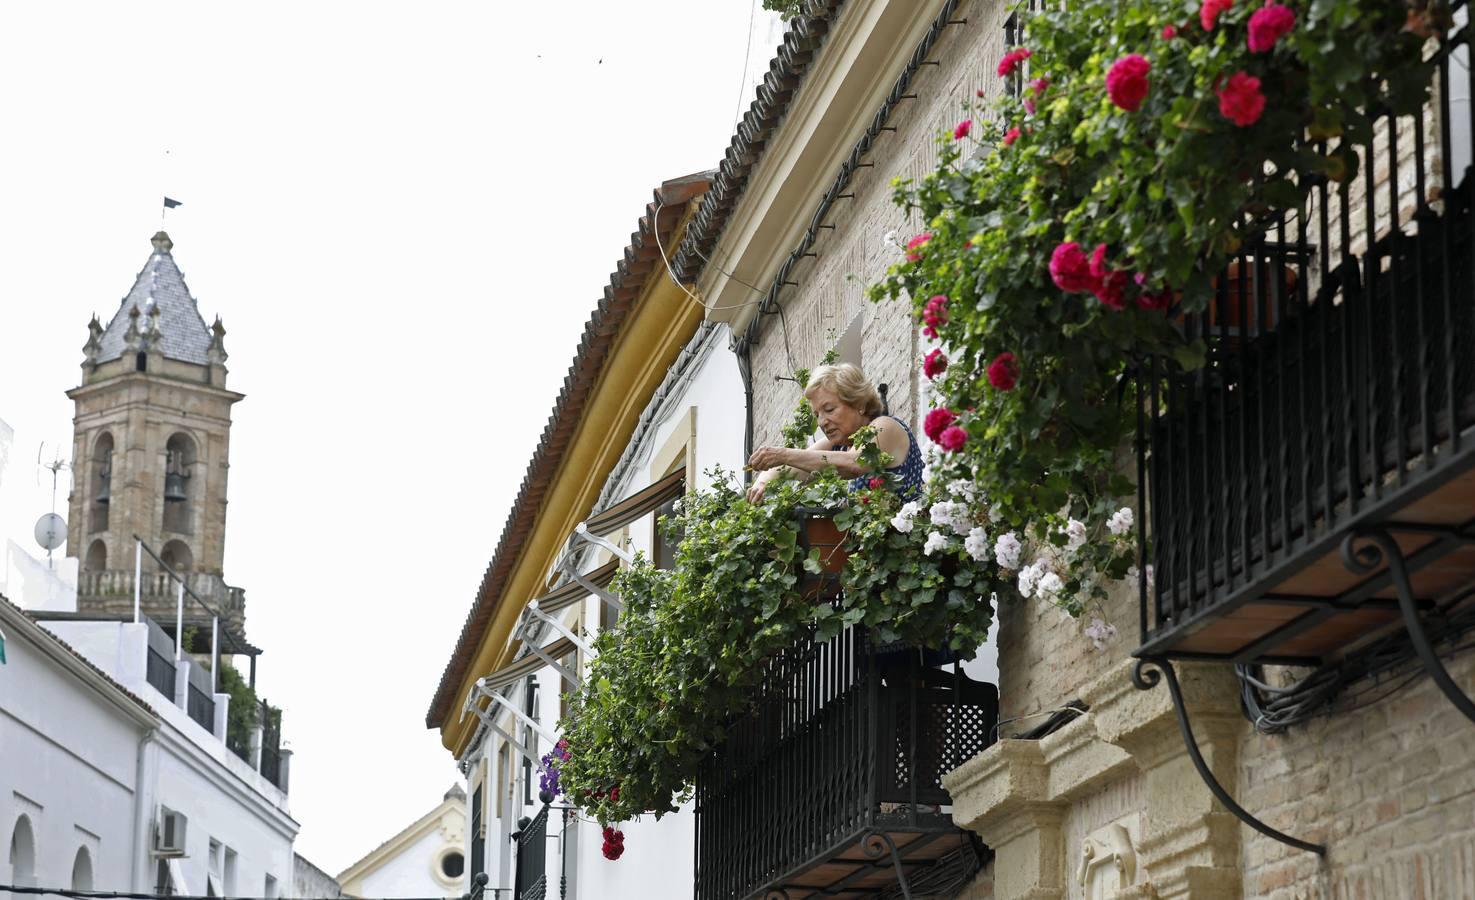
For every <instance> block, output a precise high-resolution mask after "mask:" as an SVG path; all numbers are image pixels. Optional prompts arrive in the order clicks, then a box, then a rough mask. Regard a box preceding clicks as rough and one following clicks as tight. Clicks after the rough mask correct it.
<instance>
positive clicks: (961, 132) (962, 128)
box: [953, 119, 973, 141]
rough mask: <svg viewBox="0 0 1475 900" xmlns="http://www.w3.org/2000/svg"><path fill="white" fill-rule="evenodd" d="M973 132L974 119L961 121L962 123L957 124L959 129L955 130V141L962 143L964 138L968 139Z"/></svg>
mask: <svg viewBox="0 0 1475 900" xmlns="http://www.w3.org/2000/svg"><path fill="white" fill-rule="evenodd" d="M972 130H973V120H972V119H964V120H963V121H961V122H959V123H958V124H957V127H955V128H953V140H955V141H961V140H962V139H963V138H965V137H967V136H968V132H970V131H972Z"/></svg>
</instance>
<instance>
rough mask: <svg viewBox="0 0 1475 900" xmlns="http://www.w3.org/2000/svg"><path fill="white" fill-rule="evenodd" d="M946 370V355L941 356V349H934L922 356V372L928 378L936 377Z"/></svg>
mask: <svg viewBox="0 0 1475 900" xmlns="http://www.w3.org/2000/svg"><path fill="white" fill-rule="evenodd" d="M946 371H947V357H946V356H943V354H942V351H941V350H936V349H934V350H933V351H932V352H931V353H928V354H927V355H926V356H925V357H923V358H922V373H923V374H924V375H926V376H927V377H928V378H936V377H937V376H939V375H941V374H942V373H943V372H946Z"/></svg>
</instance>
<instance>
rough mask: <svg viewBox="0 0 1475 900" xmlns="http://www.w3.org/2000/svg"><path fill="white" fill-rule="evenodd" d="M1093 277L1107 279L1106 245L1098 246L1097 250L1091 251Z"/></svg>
mask: <svg viewBox="0 0 1475 900" xmlns="http://www.w3.org/2000/svg"><path fill="white" fill-rule="evenodd" d="M1091 277H1092V278H1095V279H1098V280H1099V279H1102V278H1105V277H1106V245H1105V244H1097V245H1096V249H1095V250H1092V251H1091Z"/></svg>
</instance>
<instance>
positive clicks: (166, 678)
mask: <svg viewBox="0 0 1475 900" xmlns="http://www.w3.org/2000/svg"><path fill="white" fill-rule="evenodd" d="M176 673H177V670H176V669H175V668H174V660H172V659H170V658H169V657H167V656H165V655H164V654H162V653H160V652H159V651H157V650H155V649H154V648H153V647H149V648H148V662H147V664H146V670H145V673H144V677H145V678H146V679H147V680H148V683H149V684H151V685H153V686H154V689H155V690H157V691H158V692H159V693H161V694H163V695H164V696H165V697H167V698H169V702H170V703H173V702H174V678H175V675H176Z"/></svg>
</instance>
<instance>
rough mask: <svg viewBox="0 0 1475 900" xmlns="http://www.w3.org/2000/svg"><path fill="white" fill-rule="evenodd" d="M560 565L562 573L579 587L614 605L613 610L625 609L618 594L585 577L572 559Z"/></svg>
mask: <svg viewBox="0 0 1475 900" xmlns="http://www.w3.org/2000/svg"><path fill="white" fill-rule="evenodd" d="M560 567H561V568H562V570H563V572H564V574H565V575H567V576H568V577H569V578H570V579H572V580H573V582H574V584H577V585H578V586H579V587H581V588H583V589H584V590H586V591H588V592H589V593H591V594H593V595H594V596H596V597H598V598H599V599H600V600H601V601H603V602H605V603H608V604H609V605H610V606H612V607H614V610H615V611H616V612H624V611H625V604H623V603H621V602H620V598H619V596H618V595H616V594H615V593H613V592H612V591H607V590H605V589H604V588H602V587H600V586H599V585H597V584H595V583H594V582H592V581H590V580H589V579H587V578H585V577H584V573H582V572H580V571H579V568H578V566H575V565H573V563H572V561H570V560H565V561H564V562H563V563H562V564H561V565H560Z"/></svg>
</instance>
